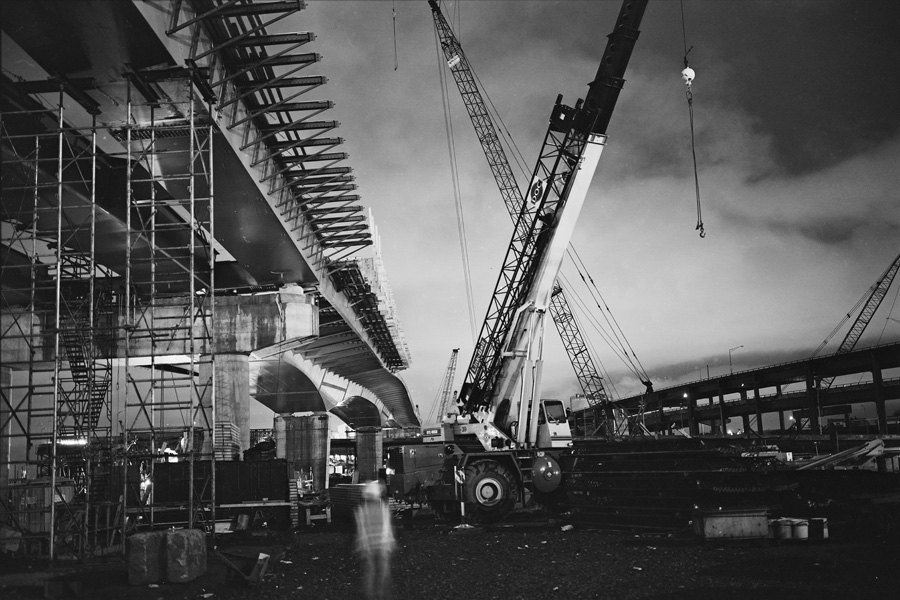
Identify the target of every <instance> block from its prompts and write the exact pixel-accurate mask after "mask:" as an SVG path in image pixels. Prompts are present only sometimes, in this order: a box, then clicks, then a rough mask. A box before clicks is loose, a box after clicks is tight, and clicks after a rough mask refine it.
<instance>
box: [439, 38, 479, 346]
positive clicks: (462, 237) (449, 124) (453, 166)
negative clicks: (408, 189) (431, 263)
mask: <svg viewBox="0 0 900 600" xmlns="http://www.w3.org/2000/svg"><path fill="white" fill-rule="evenodd" d="M434 41H435V49H436V50H437V66H438V78H439V80H440V82H441V100H442V101H443V104H444V129H445V130H446V133H447V151H448V153H449V155H450V177H451V180H452V182H453V199H454V202H455V205H456V229H457V232H458V234H459V249H460V255H461V259H462V267H463V276H464V280H465V287H466V306H467V308H468V311H469V329H470V332H471V335H472V344H473V345H474V344H475V342H476V340H477V337H478V334H477V331H476V329H475V323H476V321H475V297H474V294H473V293H472V273H471V269H470V267H469V247H468V244H467V241H466V240H467V236H466V223H465V219H464V218H463V206H462V195H461V194H460V192H459V169H458V165H457V162H456V144H455V143H454V138H453V121H452V119H451V118H450V97H449V92H448V89H447V81H446V74H445V72H444V61H443V56H442V53H441V41H440V38H439V37H438V33H437V31H435V33H434Z"/></svg>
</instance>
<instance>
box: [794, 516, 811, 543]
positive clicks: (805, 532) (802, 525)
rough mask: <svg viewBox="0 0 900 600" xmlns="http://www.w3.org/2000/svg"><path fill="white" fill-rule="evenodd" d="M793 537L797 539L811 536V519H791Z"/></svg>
mask: <svg viewBox="0 0 900 600" xmlns="http://www.w3.org/2000/svg"><path fill="white" fill-rule="evenodd" d="M791 521H792V522H791V537H792V538H794V539H795V540H806V539H808V538H809V521H807V520H806V519H791Z"/></svg>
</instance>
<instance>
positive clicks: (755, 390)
mask: <svg viewBox="0 0 900 600" xmlns="http://www.w3.org/2000/svg"><path fill="white" fill-rule="evenodd" d="M753 403H754V404H755V408H756V433H758V434H760V435H762V433H763V413H762V403H761V402H760V400H759V382H757V381H756V377H754V378H753Z"/></svg>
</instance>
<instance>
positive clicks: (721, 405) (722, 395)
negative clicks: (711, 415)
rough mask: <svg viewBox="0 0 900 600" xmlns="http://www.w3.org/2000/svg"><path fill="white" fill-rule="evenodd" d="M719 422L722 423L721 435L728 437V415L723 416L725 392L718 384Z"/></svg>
mask: <svg viewBox="0 0 900 600" xmlns="http://www.w3.org/2000/svg"><path fill="white" fill-rule="evenodd" d="M719 421H720V422H721V423H722V435H728V415H727V414H725V392H724V390H723V389H722V382H721V381H720V382H719Z"/></svg>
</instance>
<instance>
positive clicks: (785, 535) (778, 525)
mask: <svg viewBox="0 0 900 600" xmlns="http://www.w3.org/2000/svg"><path fill="white" fill-rule="evenodd" d="M792 530H793V519H778V520H776V521H775V539H776V540H789V539H791V535H792Z"/></svg>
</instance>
